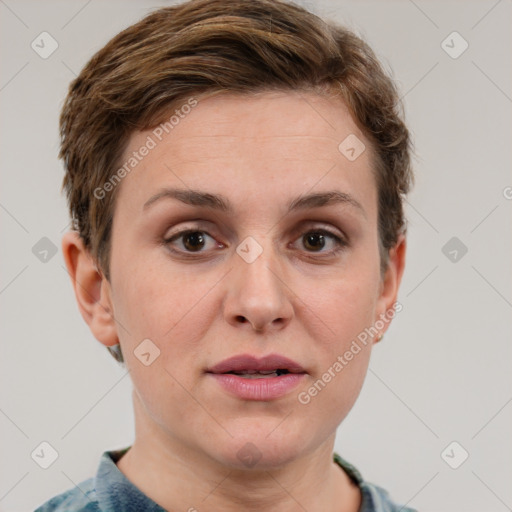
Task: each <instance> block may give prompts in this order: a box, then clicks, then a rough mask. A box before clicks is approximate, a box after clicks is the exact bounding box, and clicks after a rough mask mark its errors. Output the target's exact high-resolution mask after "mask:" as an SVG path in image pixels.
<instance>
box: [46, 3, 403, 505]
mask: <svg viewBox="0 0 512 512" xmlns="http://www.w3.org/2000/svg"><path fill="white" fill-rule="evenodd" d="M398 103H399V101H398V97H397V93H396V90H395V87H394V85H393V83H392V81H391V80H390V78H389V77H388V76H387V75H386V74H385V73H384V71H383V70H382V68H381V66H380V65H379V63H378V62H377V60H376V58H375V56H374V54H373V52H372V51H371V50H370V48H369V47H368V46H367V45H366V44H365V43H364V42H363V41H362V40H361V39H359V38H358V37H356V36H355V35H354V34H352V33H351V32H349V31H347V30H346V29H344V28H341V27H336V26H334V25H332V24H327V23H325V22H323V21H321V20H320V19H318V18H317V17H316V16H314V15H312V14H310V13H308V12H307V11H305V10H303V9H301V8H299V7H297V6H294V5H292V4H287V3H284V2H275V1H267V0H257V1H252V0H251V1H248V0H242V1H233V2H225V1H221V0H213V1H210V0H198V1H192V2H187V3H183V4H180V5H178V6H175V7H167V8H164V9H160V10H158V11H155V12H153V13H151V14H150V15H148V16H147V17H146V18H144V19H143V20H142V21H140V22H139V23H137V24H135V25H133V26H131V27H129V28H128V29H126V30H125V31H123V32H121V33H120V34H119V35H118V36H116V37H115V38H114V39H112V40H111V41H110V42H109V43H108V44H107V45H106V46H105V47H104V48H103V49H101V50H100V51H99V52H98V53H97V54H96V55H95V56H94V57H93V58H92V59H91V61H90V62H89V63H88V64H87V65H86V67H85V68H84V69H83V70H82V72H81V73H80V75H79V76H78V77H77V78H76V80H74V81H73V83H72V84H71V86H70V90H69V94H68V97H67V99H66V102H65V105H64V108H63V111H62V115H61V136H62V146H61V157H62V158H63V160H64V163H65V167H66V176H65V180H64V187H65V190H66V192H67V197H68V202H69V206H70V211H71V215H72V218H73V221H74V230H73V231H71V232H70V233H67V234H66V235H65V236H64V239H63V252H64V257H65V260H66V264H67V267H68V271H69V273H70V275H71V277H72V283H73V285H74V289H75V293H76V298H77V302H78V305H79V308H80V311H81V313H82V315H83V317H84V319H85V321H86V322H87V323H88V325H89V327H90V329H91V331H92V333H93V334H94V336H95V337H96V338H97V339H98V340H99V341H100V342H101V343H103V344H104V345H105V346H107V347H108V348H109V350H111V352H112V353H113V355H114V356H115V357H116V358H117V359H118V360H119V361H121V362H122V363H123V364H125V365H126V367H127V369H128V370H129V372H130V375H131V379H132V382H133V403H134V411H135V418H136V438H135V441H134V443H133V445H132V446H131V447H129V448H126V449H125V450H122V451H112V452H105V454H104V455H103V457H102V460H101V461H100V466H99V469H98V473H97V475H96V477H95V478H91V479H90V480H88V481H86V482H84V483H82V484H80V488H81V489H76V488H75V489H74V490H70V491H68V492H67V493H64V494H62V495H60V496H57V497H55V498H54V499H52V500H50V501H49V502H48V503H46V504H45V505H43V506H41V507H40V508H39V509H38V511H40V512H42V511H48V510H73V511H75V510H88V511H89V510H95V511H96V510H101V511H107V510H116V511H117V510H163V509H164V510H172V511H177V510H188V511H195V510H197V511H229V510H270V511H292V510H307V511H316V510H322V511H332V512H334V511H337V512H339V511H344V512H349V511H350V512H355V511H361V512H369V511H379V512H383V511H394V510H397V511H398V510H402V511H408V510H412V509H409V508H406V507H400V506H399V505H397V504H396V503H394V502H393V501H392V500H391V498H390V496H389V495H388V493H387V492H386V491H384V490H383V489H382V488H380V487H378V486H376V485H374V484H371V483H369V482H367V481H365V480H364V479H363V478H362V476H361V474H360V473H359V472H358V470H357V469H356V468H354V467H353V466H352V465H351V464H349V463H348V462H347V461H345V460H344V459H343V458H342V457H340V456H339V455H338V454H333V447H334V440H335V434H336V429H337V427H338V426H339V425H340V423H341V422H342V421H343V419H344V418H345V417H346V416H347V414H348V412H349V411H350V409H351V408H352V406H353V404H354V402H355V400H356V398H357V396H358V394H359V391H360V389H361V387H362V384H363V381H364V377H365V374H366V371H367V368H368V363H369V358H370V353H371V348H372V345H373V344H374V343H377V342H378V341H380V339H382V336H383V335H384V332H385V331H386V329H387V328H388V326H389V324H390V322H391V320H392V318H393V317H394V315H395V313H396V311H397V310H398V309H399V308H400V304H399V303H397V301H396V298H397V293H398V289H399V285H400V281H401V277H402V273H403V270H404V265H405V246H406V242H405V220H404V216H403V209H402V199H403V195H404V194H406V193H407V192H408V190H409V188H410V185H411V183H412V172H411V168H410V154H409V153H410V141H409V135H408V131H407V128H406V127H405V125H404V123H403V121H402V119H401V117H400V112H399V110H398Z"/></svg>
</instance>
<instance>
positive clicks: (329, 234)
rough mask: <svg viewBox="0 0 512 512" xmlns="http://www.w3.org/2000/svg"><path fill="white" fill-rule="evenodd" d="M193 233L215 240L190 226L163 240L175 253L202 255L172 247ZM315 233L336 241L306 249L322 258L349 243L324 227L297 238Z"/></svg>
mask: <svg viewBox="0 0 512 512" xmlns="http://www.w3.org/2000/svg"><path fill="white" fill-rule="evenodd" d="M192 233H200V234H202V235H207V236H208V237H210V238H211V239H213V240H215V239H214V237H212V236H211V235H210V234H209V233H208V232H207V231H205V230H202V229H190V228H188V229H184V230H182V231H178V232H177V233H174V234H172V235H171V236H170V237H167V238H165V239H164V240H163V243H164V244H165V245H166V246H167V247H168V248H169V250H170V251H171V252H173V253H175V254H179V255H185V256H186V257H188V258H193V257H201V255H203V254H204V253H205V252H206V251H202V250H200V251H187V250H176V249H173V248H172V247H171V244H172V243H173V242H174V241H176V240H179V239H180V238H181V239H182V238H183V237H184V236H186V235H189V234H192ZM313 233H314V234H316V235H322V236H324V237H328V238H331V239H332V240H333V241H334V243H335V245H336V247H335V248H334V249H331V250H330V251H306V253H308V254H310V255H320V256H319V257H320V258H322V257H323V258H325V257H329V256H334V255H336V254H338V253H339V252H340V251H342V250H343V249H345V248H346V247H347V246H348V245H349V244H348V243H347V242H346V241H345V240H343V239H342V238H341V237H340V236H338V235H335V234H334V233H332V232H331V231H329V230H327V229H323V228H318V229H308V230H307V231H304V232H303V233H302V234H301V236H299V237H298V238H297V239H296V240H298V239H300V238H303V237H304V236H306V235H308V234H313ZM221 245H223V244H221Z"/></svg>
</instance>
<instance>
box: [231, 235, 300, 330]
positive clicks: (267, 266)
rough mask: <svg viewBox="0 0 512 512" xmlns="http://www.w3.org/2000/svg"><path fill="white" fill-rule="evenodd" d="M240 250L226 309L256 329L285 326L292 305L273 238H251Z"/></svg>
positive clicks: (236, 257) (239, 321) (240, 320)
mask: <svg viewBox="0 0 512 512" xmlns="http://www.w3.org/2000/svg"><path fill="white" fill-rule="evenodd" d="M260 242H262V240H260ZM236 252H237V254H234V255H233V256H234V261H235V265H234V268H233V272H231V281H230V286H229V300H228V303H227V304H226V311H225V313H226V315H227V317H228V318H227V320H228V321H229V322H231V323H236V324H240V323H249V324H251V325H252V327H253V328H254V329H255V330H265V329H267V328H269V327H271V326H276V325H279V326H282V325H284V324H285V323H286V322H287V321H288V320H289V318H290V317H291V314H292V305H291V304H290V301H289V297H288V293H287V289H286V286H285V285H284V283H283V282H282V280H281V278H280V276H279V268H280V265H279V260H278V258H277V255H276V254H275V250H274V248H273V247H272V245H271V242H270V240H268V239H267V240H266V241H265V243H263V242H262V243H259V242H257V241H256V240H255V239H254V238H252V237H247V238H246V239H245V240H244V241H242V243H240V245H239V246H238V247H237V250H236Z"/></svg>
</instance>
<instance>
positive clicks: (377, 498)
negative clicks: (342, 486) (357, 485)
mask: <svg viewBox="0 0 512 512" xmlns="http://www.w3.org/2000/svg"><path fill="white" fill-rule="evenodd" d="M361 492H362V494H363V503H366V502H368V504H369V505H368V506H367V507H366V508H365V507H363V508H362V509H361V511H360V512H417V511H416V510H415V509H413V508H409V507H406V506H405V505H400V504H398V503H396V502H394V501H393V500H392V499H391V497H390V495H389V493H388V491H386V490H385V489H383V488H382V487H379V486H378V485H375V484H372V483H370V482H363V483H362V484H361Z"/></svg>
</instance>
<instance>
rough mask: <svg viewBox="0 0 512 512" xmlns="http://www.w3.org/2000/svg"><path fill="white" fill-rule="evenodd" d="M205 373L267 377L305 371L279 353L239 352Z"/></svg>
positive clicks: (249, 377) (252, 377) (253, 377)
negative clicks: (259, 356)
mask: <svg viewBox="0 0 512 512" xmlns="http://www.w3.org/2000/svg"><path fill="white" fill-rule="evenodd" d="M207 373H213V374H217V375H219V374H232V375H238V376H240V377H244V378H246V379H268V378H273V377H280V376H281V375H286V374H288V373H306V371H305V370H304V368H302V366H301V365H300V364H299V363H297V362H295V361H293V360H291V359H289V358H287V357H284V356H281V355H279V354H271V355H268V356H265V357H262V358H257V357H255V356H252V355H249V354H241V355H238V356H233V357H230V358H228V359H225V360H224V361H221V362H220V363H218V364H216V365H215V366H213V367H212V368H209V369H208V370H207Z"/></svg>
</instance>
